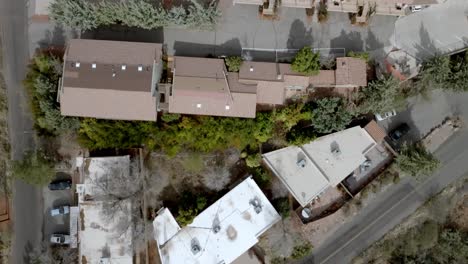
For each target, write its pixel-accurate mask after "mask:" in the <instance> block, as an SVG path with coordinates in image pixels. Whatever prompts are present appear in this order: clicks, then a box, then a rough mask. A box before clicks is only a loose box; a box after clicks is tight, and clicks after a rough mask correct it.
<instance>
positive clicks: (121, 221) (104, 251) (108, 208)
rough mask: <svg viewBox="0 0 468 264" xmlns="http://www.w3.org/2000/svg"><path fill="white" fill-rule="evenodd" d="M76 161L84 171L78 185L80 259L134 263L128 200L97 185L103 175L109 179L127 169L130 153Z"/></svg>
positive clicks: (93, 262) (90, 262)
mask: <svg viewBox="0 0 468 264" xmlns="http://www.w3.org/2000/svg"><path fill="white" fill-rule="evenodd" d="M79 161H81V162H79ZM77 165H79V166H82V168H81V170H80V171H81V172H82V173H83V175H82V181H83V182H82V184H79V185H77V192H78V196H79V202H78V208H79V220H78V237H79V248H80V250H79V252H80V257H79V259H80V263H81V261H82V259H83V258H85V259H86V263H88V264H100V263H116V264H131V263H133V246H132V232H133V230H132V225H131V221H132V219H131V213H130V212H131V206H132V205H131V202H130V200H129V199H127V200H120V201H116V200H113V199H111V196H110V195H106V193H104V191H103V189H102V187H98V186H97V184H98V183H103V182H107V181H106V180H105V178H109V180H110V181H109V182H111V180H112V177H113V175H114V174H113V173H126V172H130V157H129V156H121V157H103V158H86V159H84V160H77ZM107 186H109V187H111V186H113V185H106V187H107ZM117 208H118V209H117Z"/></svg>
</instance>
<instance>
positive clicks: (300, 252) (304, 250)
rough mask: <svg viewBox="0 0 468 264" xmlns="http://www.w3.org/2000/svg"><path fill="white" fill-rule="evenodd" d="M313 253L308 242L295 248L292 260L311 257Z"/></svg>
mask: <svg viewBox="0 0 468 264" xmlns="http://www.w3.org/2000/svg"><path fill="white" fill-rule="evenodd" d="M311 252H312V244H310V242H308V241H306V242H304V243H302V244H299V245H296V246H294V248H293V250H292V253H291V258H292V259H296V260H297V259H302V258H304V257H305V256H307V255H309V254H310V253H311Z"/></svg>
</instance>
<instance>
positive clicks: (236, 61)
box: [225, 56, 242, 72]
mask: <svg viewBox="0 0 468 264" xmlns="http://www.w3.org/2000/svg"><path fill="white" fill-rule="evenodd" d="M225 63H226V66H227V68H228V71H230V72H238V71H239V69H240V67H241V65H242V58H241V57H239V56H230V57H227V58H226V59H225Z"/></svg>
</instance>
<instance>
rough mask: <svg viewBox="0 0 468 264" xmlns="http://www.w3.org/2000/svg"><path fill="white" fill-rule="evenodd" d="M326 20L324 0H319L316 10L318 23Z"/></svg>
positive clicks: (326, 10) (326, 11)
mask: <svg viewBox="0 0 468 264" xmlns="http://www.w3.org/2000/svg"><path fill="white" fill-rule="evenodd" d="M327 20H328V9H327V4H326V3H325V0H320V3H319V8H318V21H319V22H321V23H323V22H327Z"/></svg>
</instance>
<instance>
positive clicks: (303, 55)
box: [291, 47, 320, 75]
mask: <svg viewBox="0 0 468 264" xmlns="http://www.w3.org/2000/svg"><path fill="white" fill-rule="evenodd" d="M291 69H292V70H293V71H295V72H299V73H303V74H305V75H316V74H318V72H319V71H320V54H319V53H318V52H313V51H312V49H311V48H310V47H304V48H302V49H301V50H299V52H298V53H297V54H296V56H295V57H294V59H293V61H292V64H291Z"/></svg>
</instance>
